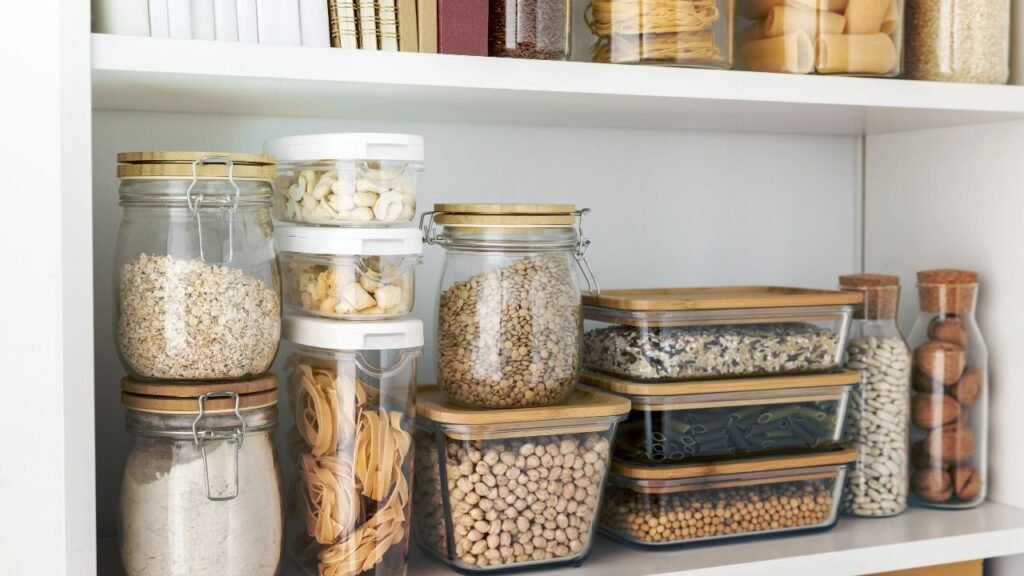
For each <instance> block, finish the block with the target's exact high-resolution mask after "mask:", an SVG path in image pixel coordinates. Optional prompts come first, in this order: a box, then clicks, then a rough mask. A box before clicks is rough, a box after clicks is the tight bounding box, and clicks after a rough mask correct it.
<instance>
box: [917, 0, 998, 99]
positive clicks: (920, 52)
mask: <svg viewBox="0 0 1024 576" xmlns="http://www.w3.org/2000/svg"><path fill="white" fill-rule="evenodd" d="M907 78H913V79H914V80H936V81H940V82H970V83H978V84H1005V83H1006V82H1007V80H1009V78H1010V0H929V1H928V2H909V3H908V4H907Z"/></svg>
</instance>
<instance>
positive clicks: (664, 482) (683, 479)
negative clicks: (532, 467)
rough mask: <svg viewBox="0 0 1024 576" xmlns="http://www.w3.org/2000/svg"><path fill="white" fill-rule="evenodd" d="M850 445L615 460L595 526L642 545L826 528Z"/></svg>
mask: <svg viewBox="0 0 1024 576" xmlns="http://www.w3.org/2000/svg"><path fill="white" fill-rule="evenodd" d="M856 457H857V450H856V449H855V448H836V449H834V450H833V451H830V452H825V453H821V454H810V455H792V456H776V457H771V458H769V457H765V458H755V459H744V460H733V461H720V462H716V463H715V464H714V465H708V464H701V463H695V464H682V465H679V466H675V467H667V468H666V467H645V466H639V465H634V464H626V463H623V462H618V461H616V462H615V463H614V464H613V465H612V473H611V476H610V477H609V479H608V487H607V489H606V490H605V492H606V494H605V501H606V504H605V506H604V508H602V510H601V518H600V523H601V532H602V533H604V534H607V535H608V536H611V537H613V538H616V539H618V540H622V541H624V542H628V543H630V544H635V545H639V546H644V547H662V546H670V545H675V544H688V543H691V542H701V543H703V542H708V541H712V540H720V539H724V538H737V537H741V536H751V535H767V534H782V533H786V532H796V531H807V530H813V529H825V528H831V527H832V526H834V525H835V523H836V521H837V520H838V518H839V495H840V493H841V492H842V488H843V479H844V477H845V476H846V469H847V467H848V466H849V464H850V463H851V462H853V460H854V459H855V458H856Z"/></svg>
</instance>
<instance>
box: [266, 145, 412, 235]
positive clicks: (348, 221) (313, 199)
mask: <svg viewBox="0 0 1024 576" xmlns="http://www.w3.org/2000/svg"><path fill="white" fill-rule="evenodd" d="M264 149H265V150H273V151H274V152H273V153H274V154H275V155H276V156H277V159H278V162H279V167H280V168H279V169H280V171H279V172H278V174H279V177H278V179H277V181H276V183H275V188H276V194H275V201H274V217H275V218H277V219H278V220H283V221H287V222H300V223H302V222H305V223H312V224H333V225H352V224H356V225H377V226H381V225H391V224H396V223H403V222H409V221H411V220H412V219H413V217H415V216H416V177H417V174H418V173H419V172H421V171H422V170H423V137H422V136H416V135H413V134H310V135H306V136H289V137H287V138H278V139H276V140H270V141H268V142H267V143H266V144H264Z"/></svg>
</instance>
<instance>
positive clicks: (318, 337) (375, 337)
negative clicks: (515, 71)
mask: <svg viewBox="0 0 1024 576" xmlns="http://www.w3.org/2000/svg"><path fill="white" fill-rule="evenodd" d="M281 337H282V338H284V339H285V340H288V341H290V342H294V343H296V344H300V345H302V346H312V347H313V348H324V349H327V350H353V351H354V350H402V349H406V348H419V347H421V346H423V322H421V321H420V320H418V319H416V318H402V319H399V320H378V321H372V322H341V321H338V320H330V319H327V318H312V317H307V316H292V315H286V316H285V317H284V319H283V320H282V321H281Z"/></svg>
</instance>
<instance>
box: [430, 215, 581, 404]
mask: <svg viewBox="0 0 1024 576" xmlns="http://www.w3.org/2000/svg"><path fill="white" fill-rule="evenodd" d="M585 213H586V210H581V211H577V210H576V208H575V206H572V205H555V204H550V205H548V204H534V205H507V204H437V205H435V206H434V212H429V213H427V214H424V215H423V218H422V219H421V220H422V222H421V227H422V228H423V234H424V238H425V239H426V241H427V242H428V243H430V244H438V245H440V246H443V247H444V248H445V264H444V273H443V275H442V277H441V288H440V290H439V298H438V321H437V349H438V367H437V377H438V386H439V387H440V388H441V390H442V391H443V392H444V393H445V394H446V395H447V396H448V399H449V400H451V401H452V402H455V403H458V404H460V405H463V406H471V407H479V408H522V407H528V406H547V405H552V404H557V403H559V402H562V401H563V400H565V399H566V398H567V397H568V396H569V394H570V393H571V392H572V390H573V387H574V386H575V385H576V376H577V374H578V369H579V359H580V330H581V327H582V326H581V316H580V287H579V284H578V282H577V279H576V272H575V271H576V268H577V266H578V267H579V268H580V270H583V271H584V277H585V279H586V282H587V285H588V287H589V288H591V289H595V288H596V286H597V282H596V281H595V280H593V275H592V274H591V273H590V268H589V266H587V264H586V260H585V253H586V249H587V247H589V245H590V242H589V240H587V239H586V238H584V237H583V235H582V231H581V230H582V222H583V215H584V214H585ZM438 226H441V227H443V230H439V229H438Z"/></svg>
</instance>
